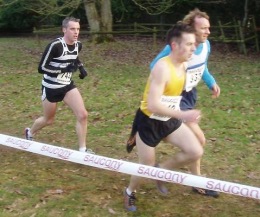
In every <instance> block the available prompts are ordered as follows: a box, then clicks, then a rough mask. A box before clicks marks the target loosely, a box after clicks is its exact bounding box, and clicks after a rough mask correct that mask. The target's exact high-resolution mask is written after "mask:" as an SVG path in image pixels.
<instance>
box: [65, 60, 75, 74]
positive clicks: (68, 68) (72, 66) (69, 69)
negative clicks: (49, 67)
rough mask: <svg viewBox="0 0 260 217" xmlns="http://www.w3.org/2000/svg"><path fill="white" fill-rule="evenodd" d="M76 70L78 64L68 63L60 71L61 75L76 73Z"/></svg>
mask: <svg viewBox="0 0 260 217" xmlns="http://www.w3.org/2000/svg"><path fill="white" fill-rule="evenodd" d="M77 69H78V64H76V63H74V62H73V63H70V64H69V65H67V66H66V67H65V68H63V69H61V72H62V73H65V72H76V71H77Z"/></svg>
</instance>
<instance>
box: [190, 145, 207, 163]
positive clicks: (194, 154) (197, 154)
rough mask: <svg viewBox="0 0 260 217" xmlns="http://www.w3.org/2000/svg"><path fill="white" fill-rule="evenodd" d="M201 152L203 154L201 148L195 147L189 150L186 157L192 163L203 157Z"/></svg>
mask: <svg viewBox="0 0 260 217" xmlns="http://www.w3.org/2000/svg"><path fill="white" fill-rule="evenodd" d="M203 152H204V150H203V148H202V146H197V147H194V148H192V149H190V150H189V151H188V155H189V157H190V160H192V161H194V160H198V159H200V158H201V157H202V155H203Z"/></svg>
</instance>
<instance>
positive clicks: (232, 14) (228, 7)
mask: <svg viewBox="0 0 260 217" xmlns="http://www.w3.org/2000/svg"><path fill="white" fill-rule="evenodd" d="M135 1H137V0H135ZM168 1H169V0H168ZM171 1H172V2H174V4H173V5H172V6H171V7H170V8H169V9H167V11H165V12H163V13H159V14H156V15H153V14H148V13H147V11H145V10H143V9H142V8H141V7H139V6H138V5H137V4H135V3H134V1H129V0H111V3H112V14H113V18H114V23H133V22H146V23H174V22H176V21H177V20H180V19H182V18H183V16H184V15H185V14H186V13H187V12H188V11H190V10H192V9H194V8H195V7H198V8H200V9H201V10H204V11H207V13H208V14H209V15H210V17H211V23H212V24H215V23H216V22H217V21H218V20H221V21H222V22H228V21H232V20H233V19H236V20H242V19H243V17H244V14H245V9H244V5H245V1H237V0H226V1H225V0H222V1H221V0H219V1H200V0H176V1H173V0H171ZM137 2H138V1H137ZM141 2H142V1H141ZM149 2H153V1H149ZM160 4H162V2H160ZM55 8H59V11H57V10H56V9H55ZM248 14H251V15H254V16H255V18H256V22H257V25H258V26H260V1H259V0H248ZM66 15H73V16H76V17H79V18H80V19H81V24H83V25H84V24H85V25H87V24H88V23H87V19H86V14H85V10H84V5H83V1H82V0H40V1H32V0H19V1H18V0H2V1H0V30H1V33H3V32H16V33H17V32H28V31H29V32H30V31H32V30H33V28H34V27H39V26H41V25H43V24H44V25H46V24H48V25H60V23H61V20H62V19H63V18H64V16H66Z"/></svg>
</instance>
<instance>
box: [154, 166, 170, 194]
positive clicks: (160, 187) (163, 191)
mask: <svg viewBox="0 0 260 217" xmlns="http://www.w3.org/2000/svg"><path fill="white" fill-rule="evenodd" d="M154 167H157V168H160V166H159V164H155V166H154ZM156 187H157V189H158V191H159V192H160V193H161V194H163V195H167V194H168V189H167V188H166V187H165V185H164V182H163V181H160V180H156Z"/></svg>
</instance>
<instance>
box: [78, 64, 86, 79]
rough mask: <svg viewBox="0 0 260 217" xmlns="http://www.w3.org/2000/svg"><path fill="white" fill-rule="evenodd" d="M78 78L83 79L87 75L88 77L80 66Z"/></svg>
mask: <svg viewBox="0 0 260 217" xmlns="http://www.w3.org/2000/svg"><path fill="white" fill-rule="evenodd" d="M79 73H80V74H79V78H80V79H84V78H85V77H86V76H87V75H88V73H87V71H86V70H85V69H84V67H83V65H81V66H79Z"/></svg>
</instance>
